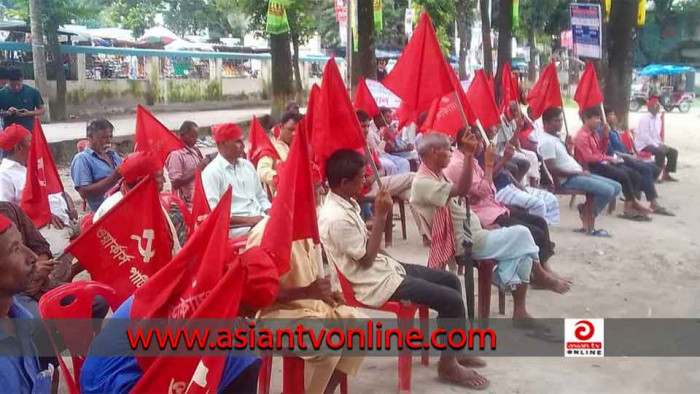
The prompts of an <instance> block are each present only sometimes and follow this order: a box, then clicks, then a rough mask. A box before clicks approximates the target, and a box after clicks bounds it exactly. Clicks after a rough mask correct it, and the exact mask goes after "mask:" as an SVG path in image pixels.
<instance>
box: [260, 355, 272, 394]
mask: <svg viewBox="0 0 700 394" xmlns="http://www.w3.org/2000/svg"><path fill="white" fill-rule="evenodd" d="M271 377H272V357H271V356H262V357H261V364H260V374H259V375H258V394H270V378H271Z"/></svg>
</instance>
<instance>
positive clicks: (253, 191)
mask: <svg viewBox="0 0 700 394" xmlns="http://www.w3.org/2000/svg"><path fill="white" fill-rule="evenodd" d="M212 134H213V135H214V141H216V147H217V149H218V151H219V155H218V156H217V157H216V158H215V159H214V160H212V162H211V163H210V164H209V165H208V166H207V168H205V169H204V171H203V172H202V185H203V186H204V192H205V194H206V196H207V201H208V202H209V206H210V207H211V209H214V208H215V207H216V205H217V204H218V203H219V200H220V199H221V197H222V196H223V195H224V193H225V192H226V190H227V189H228V187H229V186H232V187H233V201H232V202H231V231H230V233H229V235H230V236H231V237H240V236H242V235H245V234H247V233H248V232H249V231H250V229H251V228H252V227H253V226H255V225H256V224H258V222H259V221H260V220H262V218H263V217H265V216H266V215H267V212H268V211H269V210H270V207H271V206H272V204H270V201H269V200H268V199H267V194H266V193H265V191H264V190H263V188H262V185H261V184H260V179H259V178H258V174H257V173H256V171H255V167H253V164H252V163H251V162H249V161H248V160H245V159H243V158H242V157H243V148H242V146H243V145H242V141H243V132H242V131H241V129H240V128H239V127H238V126H237V125H235V124H234V123H225V124H221V125H217V126H214V127H212Z"/></svg>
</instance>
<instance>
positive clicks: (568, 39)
mask: <svg viewBox="0 0 700 394" xmlns="http://www.w3.org/2000/svg"><path fill="white" fill-rule="evenodd" d="M560 43H561V47H562V48H572V47H573V46H574V39H573V36H572V35H571V30H564V31H563V32H561V38H560Z"/></svg>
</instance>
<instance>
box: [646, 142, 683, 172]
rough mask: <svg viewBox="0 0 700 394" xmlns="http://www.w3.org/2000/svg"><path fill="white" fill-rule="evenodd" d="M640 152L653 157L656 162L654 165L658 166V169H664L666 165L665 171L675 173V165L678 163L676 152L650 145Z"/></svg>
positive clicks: (666, 147)
mask: <svg viewBox="0 0 700 394" xmlns="http://www.w3.org/2000/svg"><path fill="white" fill-rule="evenodd" d="M642 150H643V151H644V152H649V153H651V154H653V155H654V160H656V165H657V166H659V168H664V164H666V171H668V172H676V164H677V162H678V151H677V150H675V149H673V148H671V147H670V146H666V145H659V146H651V145H650V146H646V147H644V149H642Z"/></svg>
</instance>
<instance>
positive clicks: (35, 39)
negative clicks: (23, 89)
mask: <svg viewBox="0 0 700 394" xmlns="http://www.w3.org/2000/svg"><path fill="white" fill-rule="evenodd" d="M29 16H30V23H31V33H32V57H33V63H34V86H35V87H36V88H37V89H38V90H39V93H40V94H41V97H42V99H44V108H46V115H44V121H46V122H49V121H50V120H51V116H50V114H49V110H48V109H49V108H48V107H49V105H48V104H49V100H48V97H47V85H48V84H47V82H46V52H45V51H44V31H43V28H42V27H43V19H42V16H43V13H42V10H41V0H29Z"/></svg>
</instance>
